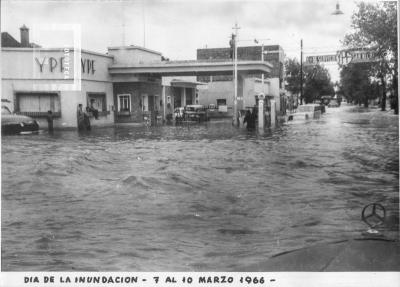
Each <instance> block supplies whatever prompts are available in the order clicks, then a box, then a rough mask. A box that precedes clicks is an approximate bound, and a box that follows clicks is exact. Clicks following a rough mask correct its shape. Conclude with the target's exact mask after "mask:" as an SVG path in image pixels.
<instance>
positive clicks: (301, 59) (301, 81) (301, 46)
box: [300, 39, 303, 105]
mask: <svg viewBox="0 0 400 287" xmlns="http://www.w3.org/2000/svg"><path fill="white" fill-rule="evenodd" d="M302 104H303V39H301V40H300V105H302Z"/></svg>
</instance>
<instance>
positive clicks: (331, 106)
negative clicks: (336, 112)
mask: <svg viewBox="0 0 400 287" xmlns="http://www.w3.org/2000/svg"><path fill="white" fill-rule="evenodd" d="M338 106H339V103H338V101H337V100H336V99H331V101H330V102H329V104H328V107H329V108H336V107H338Z"/></svg>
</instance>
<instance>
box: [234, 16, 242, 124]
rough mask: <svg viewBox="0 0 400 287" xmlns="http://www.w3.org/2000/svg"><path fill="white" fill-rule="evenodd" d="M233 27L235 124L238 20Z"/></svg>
mask: <svg viewBox="0 0 400 287" xmlns="http://www.w3.org/2000/svg"><path fill="white" fill-rule="evenodd" d="M232 29H234V30H235V41H234V45H235V53H234V76H233V77H234V79H233V81H234V98H233V124H234V125H237V124H238V114H237V113H238V112H237V42H238V40H237V37H238V30H239V29H240V27H239V26H238V24H237V22H236V23H235V27H233V28H232Z"/></svg>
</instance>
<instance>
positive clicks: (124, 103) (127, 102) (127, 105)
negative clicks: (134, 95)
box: [118, 94, 131, 112]
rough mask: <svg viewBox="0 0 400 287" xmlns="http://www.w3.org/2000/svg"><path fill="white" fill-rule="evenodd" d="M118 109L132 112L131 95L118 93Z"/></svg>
mask: <svg viewBox="0 0 400 287" xmlns="http://www.w3.org/2000/svg"><path fill="white" fill-rule="evenodd" d="M118 111H120V112H130V111H131V95H130V94H122V95H118Z"/></svg>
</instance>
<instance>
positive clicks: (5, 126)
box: [1, 106, 39, 134]
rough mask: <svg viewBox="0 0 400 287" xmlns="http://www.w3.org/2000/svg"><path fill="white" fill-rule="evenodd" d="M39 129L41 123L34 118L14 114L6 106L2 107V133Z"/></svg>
mask: <svg viewBox="0 0 400 287" xmlns="http://www.w3.org/2000/svg"><path fill="white" fill-rule="evenodd" d="M37 131H39V124H38V123H37V122H36V121H35V120H34V119H32V118H30V117H27V116H23V115H16V114H13V113H12V112H11V111H10V110H9V109H8V108H7V107H6V106H2V107H1V133H2V134H20V133H32V132H37Z"/></svg>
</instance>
